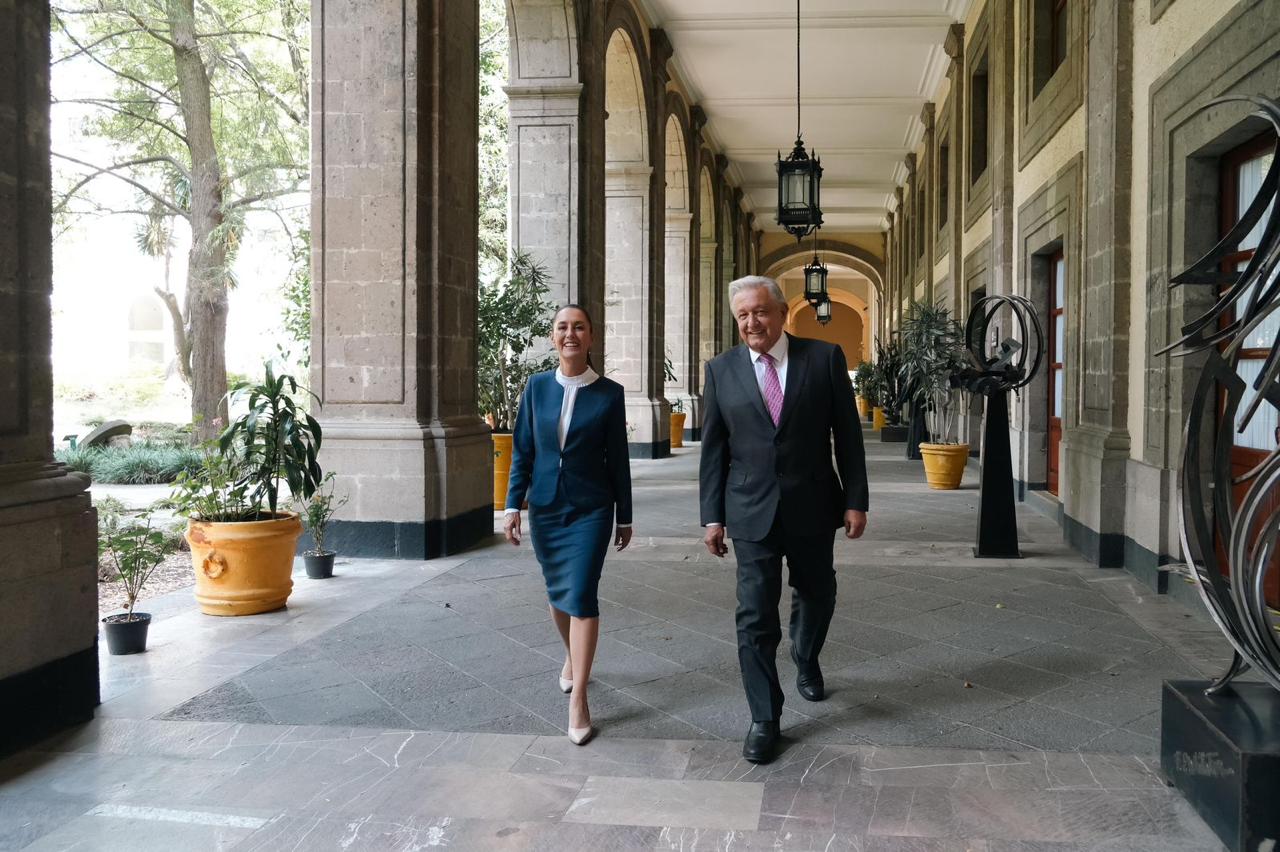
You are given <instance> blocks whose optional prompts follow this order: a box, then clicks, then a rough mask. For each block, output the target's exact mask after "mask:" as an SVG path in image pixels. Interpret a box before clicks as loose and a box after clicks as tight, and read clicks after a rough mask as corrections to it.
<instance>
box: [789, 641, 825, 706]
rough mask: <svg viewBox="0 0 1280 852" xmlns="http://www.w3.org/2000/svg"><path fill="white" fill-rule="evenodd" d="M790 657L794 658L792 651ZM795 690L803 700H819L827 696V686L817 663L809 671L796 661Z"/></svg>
mask: <svg viewBox="0 0 1280 852" xmlns="http://www.w3.org/2000/svg"><path fill="white" fill-rule="evenodd" d="M791 659H792V660H795V659H796V656H795V653H794V652H793V653H792V654H791ZM796 692H798V693H800V697H801V698H803V699H804V700H805V701H821V700H822V699H824V698H826V697H827V687H826V684H825V683H823V680H822V669H821V668H819V667H818V664H817V663H814V664H813V669H812V670H811V671H809V672H805V670H804V669H802V668H800V663H799V661H796Z"/></svg>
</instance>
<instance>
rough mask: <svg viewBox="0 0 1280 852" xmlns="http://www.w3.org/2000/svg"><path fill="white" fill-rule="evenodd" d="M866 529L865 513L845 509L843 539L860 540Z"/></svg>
mask: <svg viewBox="0 0 1280 852" xmlns="http://www.w3.org/2000/svg"><path fill="white" fill-rule="evenodd" d="M866 528H867V513H866V512H859V511H858V510H857V509H846V510H845V513H844V536H845V538H862V533H863V532H864V531H865V530H866Z"/></svg>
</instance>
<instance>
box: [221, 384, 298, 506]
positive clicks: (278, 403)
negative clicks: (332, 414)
mask: <svg viewBox="0 0 1280 852" xmlns="http://www.w3.org/2000/svg"><path fill="white" fill-rule="evenodd" d="M231 395H232V396H247V397H248V405H249V410H248V411H246V412H245V413H244V414H242V415H241V416H240V417H238V418H236V420H235V421H234V422H233V423H232V424H231V425H230V426H229V427H227V430H226V431H225V432H223V433H222V434H221V435H220V436H219V437H218V449H219V451H220V452H221V453H222V454H223V455H232V454H238V455H239V456H240V458H242V459H243V462H244V464H245V466H246V468H247V472H246V481H247V482H248V483H250V484H251V485H252V488H253V490H252V492H251V493H250V499H252V500H254V501H257V502H261V501H263V500H264V499H265V501H266V506H267V510H268V511H269V512H270V513H271V514H272V515H274V514H275V513H276V509H277V507H278V505H279V498H280V480H281V479H283V480H284V481H285V482H287V483H288V485H289V491H290V492H291V493H292V494H294V495H295V496H296V497H301V498H310V497H311V495H312V494H314V493H315V491H316V488H317V487H319V485H320V481H321V478H322V476H323V474H322V473H321V471H320V464H319V462H318V461H316V456H317V454H318V453H319V452H320V442H321V437H322V435H321V430H320V424H319V423H318V422H317V421H316V419H315V418H314V417H312V416H311V415H310V414H308V413H307V412H306V411H304V410H302V408H301V407H300V406H299V404H298V400H297V397H298V382H297V380H296V379H294V378H293V376H289V375H285V374H281V375H279V376H277V375H276V374H275V371H274V370H273V369H272V367H271V364H270V363H268V364H267V365H266V376H265V378H264V379H263V380H262V382H260V383H259V384H256V385H251V384H248V383H245V384H240V385H237V386H236V387H235V388H233V389H232V391H231Z"/></svg>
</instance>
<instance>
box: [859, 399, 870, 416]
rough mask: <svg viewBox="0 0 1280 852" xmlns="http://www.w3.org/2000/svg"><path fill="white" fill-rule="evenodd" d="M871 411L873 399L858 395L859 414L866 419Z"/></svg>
mask: <svg viewBox="0 0 1280 852" xmlns="http://www.w3.org/2000/svg"><path fill="white" fill-rule="evenodd" d="M870 411H871V400H869V399H867V398H866V397H865V396H860V397H858V416H859V417H861V418H863V419H864V420H865V419H866V417H867V414H868V413H869V412H870Z"/></svg>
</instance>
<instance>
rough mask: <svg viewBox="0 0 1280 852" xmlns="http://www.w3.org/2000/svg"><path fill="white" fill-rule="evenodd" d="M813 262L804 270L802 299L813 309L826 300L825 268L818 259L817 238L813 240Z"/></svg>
mask: <svg viewBox="0 0 1280 852" xmlns="http://www.w3.org/2000/svg"><path fill="white" fill-rule="evenodd" d="M813 242H814V247H813V260H811V261H809V265H808V266H806V267H805V268H804V298H805V301H806V302H808V303H809V304H810V305H813V306H814V307H815V308H816V307H817V306H818V305H819V304H821V303H822V302H824V301H826V298H827V267H826V266H824V265H823V263H822V259H821V258H820V257H818V246H817V242H818V238H817V236H816V234H815V236H814V238H813Z"/></svg>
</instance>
